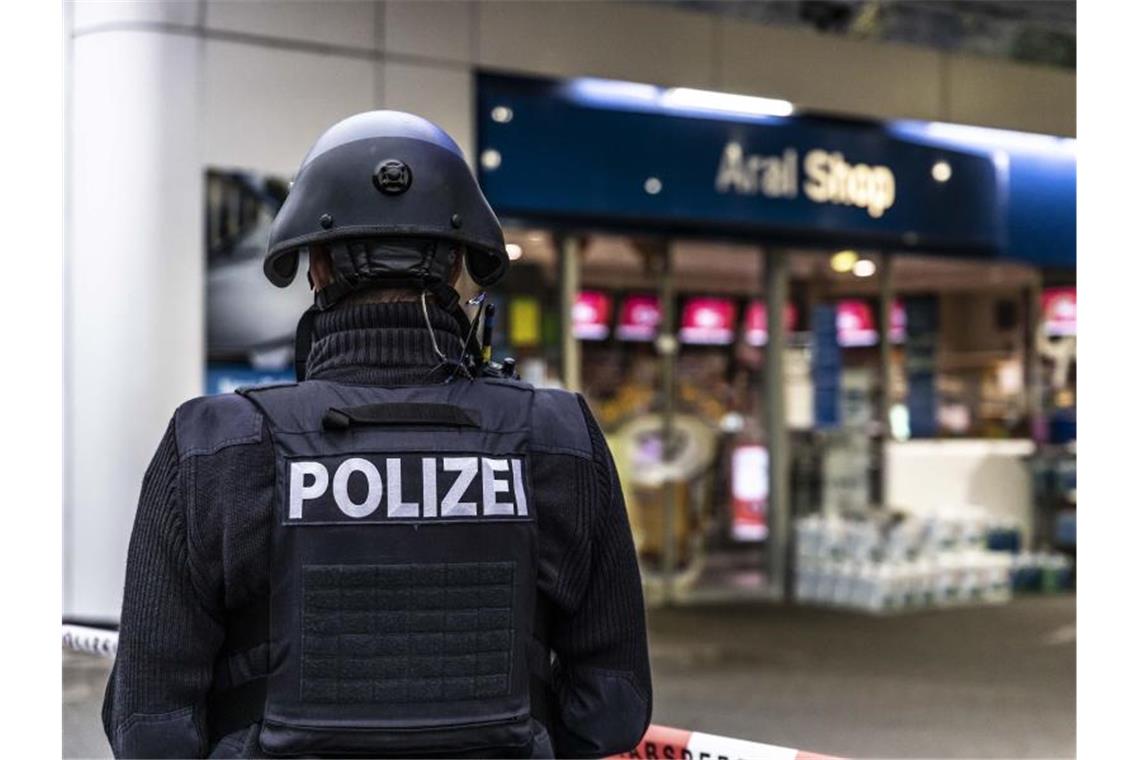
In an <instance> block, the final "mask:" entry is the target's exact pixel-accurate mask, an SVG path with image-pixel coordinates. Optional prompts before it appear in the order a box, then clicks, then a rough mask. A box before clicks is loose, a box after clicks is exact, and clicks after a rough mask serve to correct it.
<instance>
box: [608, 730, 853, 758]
mask: <svg viewBox="0 0 1140 760" xmlns="http://www.w3.org/2000/svg"><path fill="white" fill-rule="evenodd" d="M614 757H620V758H641V760H839V759H838V758H836V757H834V756H832V755H820V754H816V753H815V752H804V751H803V750H798V749H791V748H790V747H779V746H777V745H775V744H762V743H760V742H750V741H745V740H744V739H731V738H729V737H727V736H716V735H714V734H705V733H701V732H700V731H686V730H685V729H683V728H669V727H668V726H657V725H653V726H650V727H649V730H648V731H646V732H645V736H643V737H642V738H641V743H640V744H638V745H637V746H636V747H635V748H634V749H633V750H632V751H630V752H626V753H625V754H623V755H615V756H614Z"/></svg>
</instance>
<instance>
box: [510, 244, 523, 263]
mask: <svg viewBox="0 0 1140 760" xmlns="http://www.w3.org/2000/svg"><path fill="white" fill-rule="evenodd" d="M507 258H508V259H510V260H511V261H518V260H519V259H521V258H522V246H521V245H519V244H518V243H507Z"/></svg>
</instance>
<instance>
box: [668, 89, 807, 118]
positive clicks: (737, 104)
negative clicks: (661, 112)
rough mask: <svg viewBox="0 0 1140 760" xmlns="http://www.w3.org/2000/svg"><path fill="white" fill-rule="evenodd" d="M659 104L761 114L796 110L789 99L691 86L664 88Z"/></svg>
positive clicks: (784, 114)
mask: <svg viewBox="0 0 1140 760" xmlns="http://www.w3.org/2000/svg"><path fill="white" fill-rule="evenodd" d="M661 105H663V106H665V107H667V108H692V109H697V110H703V111H725V112H727V113H746V114H759V115H762V116H791V115H792V113H793V112H794V111H795V110H796V109H795V107H794V106H793V105H792V104H791V103H790V102H789V101H787V100H780V99H778V98H760V97H756V96H755V95H736V94H733V93H730V92H716V91H715V90H694V89H693V88H691V87H672V88H670V89H668V90H666V91H665V92H664V93H662V95H661Z"/></svg>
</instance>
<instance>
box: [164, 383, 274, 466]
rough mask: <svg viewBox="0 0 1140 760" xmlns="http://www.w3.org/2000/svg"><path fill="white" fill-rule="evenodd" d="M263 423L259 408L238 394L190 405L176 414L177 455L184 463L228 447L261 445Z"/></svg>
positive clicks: (215, 397) (206, 398)
mask: <svg viewBox="0 0 1140 760" xmlns="http://www.w3.org/2000/svg"><path fill="white" fill-rule="evenodd" d="M261 422H262V415H261V412H260V411H259V410H258V408H257V407H256V406H255V405H254V404H252V403H250V402H249V400H248V399H245V398H243V397H242V396H240V395H238V394H236V393H225V394H222V395H219V396H202V397H200V398H196V399H193V400H191V401H187V402H186V403H185V404H183V405H182V406H180V407H178V409H177V411H175V412H174V435H175V440H176V441H177V443H178V455H179V457H180V458H183V459H185V458H187V457H192V456H197V455H206V454H213V453H215V452H217V451H220V450H221V449H224V448H226V447H227V446H238V445H241V444H246V443H258V442H260V441H261Z"/></svg>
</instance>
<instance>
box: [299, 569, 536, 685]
mask: <svg viewBox="0 0 1140 760" xmlns="http://www.w3.org/2000/svg"><path fill="white" fill-rule="evenodd" d="M514 577H515V563H514V562H456V563H433V564H418V563H410V564H398V565H306V566H305V567H304V571H303V586H304V592H303V603H302V604H303V611H302V628H303V643H302V666H301V670H302V672H301V698H302V700H303V701H305V702H307V703H311V704H318V703H322V704H345V705H347V704H383V703H408V702H455V701H460V700H469V699H486V698H494V697H502V696H506V695H507V694H508V692H509V689H510V683H511V659H512V658H511V645H512V641H513V638H514V636H515V631H514V596H515V594H514Z"/></svg>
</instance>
